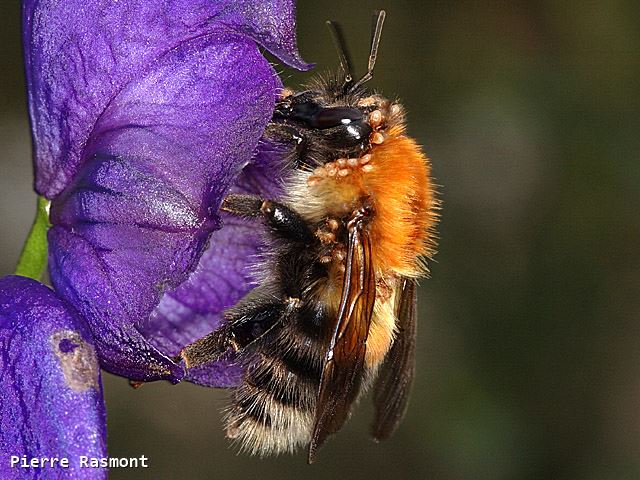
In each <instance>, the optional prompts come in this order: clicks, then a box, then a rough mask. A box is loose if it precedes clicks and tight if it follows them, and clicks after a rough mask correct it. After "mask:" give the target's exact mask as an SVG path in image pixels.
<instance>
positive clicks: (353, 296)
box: [309, 217, 376, 463]
mask: <svg viewBox="0 0 640 480" xmlns="http://www.w3.org/2000/svg"><path fill="white" fill-rule="evenodd" d="M348 229H349V243H348V246H347V261H346V265H345V273H344V283H343V287H342V299H341V301H340V310H339V312H338V317H337V320H336V323H335V326H334V328H333V330H332V338H331V341H330V344H329V349H328V350H327V353H326V356H325V364H324V368H323V371H322V378H321V380H320V390H319V393H318V400H317V405H316V417H315V425H314V428H313V436H312V438H311V444H310V445H309V463H312V462H313V460H314V458H315V453H316V451H317V449H318V448H319V447H320V446H321V445H322V444H323V443H324V441H325V440H326V438H327V437H328V436H329V435H330V434H332V433H335V432H337V431H338V430H340V429H341V428H342V425H343V424H344V422H345V421H346V419H347V417H348V416H349V412H350V410H351V404H352V403H353V401H354V400H355V399H356V398H357V396H358V392H359V390H360V384H361V382H362V373H363V369H364V361H365V352H366V342H367V336H368V335H369V326H370V324H371V317H372V315H373V306H374V304H375V300H376V278H375V272H374V267H373V264H372V259H371V241H370V239H369V235H368V233H367V230H366V226H365V224H364V221H363V218H361V217H356V218H355V219H354V220H352V221H351V222H349V227H348Z"/></svg>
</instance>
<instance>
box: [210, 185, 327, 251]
mask: <svg viewBox="0 0 640 480" xmlns="http://www.w3.org/2000/svg"><path fill="white" fill-rule="evenodd" d="M221 210H222V211H224V212H227V213H231V214H232V215H236V216H239V217H244V218H256V217H263V218H264V219H265V220H266V222H267V225H269V226H270V227H271V229H272V230H273V231H274V232H275V233H276V234H278V236H280V237H281V238H283V239H286V240H292V241H296V242H302V243H305V244H310V243H312V242H313V241H314V235H313V233H312V232H311V230H310V229H309V226H308V225H307V222H306V221H305V220H304V219H303V218H302V217H301V216H300V215H299V214H298V213H297V212H295V211H294V210H292V209H290V208H289V207H287V206H286V205H283V204H282V203H278V202H274V201H271V200H262V199H261V198H260V197H257V196H255V195H242V194H237V193H232V194H231V195H228V196H227V198H225V199H224V202H222V207H221Z"/></svg>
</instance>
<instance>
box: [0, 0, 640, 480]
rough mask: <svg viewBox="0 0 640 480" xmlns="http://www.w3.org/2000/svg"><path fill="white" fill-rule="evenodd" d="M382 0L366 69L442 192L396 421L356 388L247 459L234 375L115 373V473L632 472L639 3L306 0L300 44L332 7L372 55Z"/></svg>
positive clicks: (14, 200) (310, 40)
mask: <svg viewBox="0 0 640 480" xmlns="http://www.w3.org/2000/svg"><path fill="white" fill-rule="evenodd" d="M454 3H455V5H454ZM376 8H385V9H386V10H387V13H388V17H387V22H386V25H385V31H384V35H383V40H382V47H381V52H380V56H379V62H378V64H377V68H376V74H375V79H374V80H373V82H372V86H374V87H376V88H379V89H381V90H382V91H384V92H386V93H387V95H398V96H399V97H400V98H401V99H403V101H404V103H405V105H406V107H407V110H408V112H409V132H410V134H411V135H413V136H415V137H417V138H418V140H419V141H420V142H421V143H422V144H423V145H424V146H425V149H426V151H427V152H428V154H429V155H430V157H431V158H432V161H433V167H434V175H435V177H436V179H437V183H438V184H439V185H441V187H440V192H441V197H442V199H443V201H444V209H443V214H442V224H441V227H440V237H441V246H440V252H439V254H438V255H437V258H436V260H437V261H436V262H435V263H433V264H432V268H431V270H432V278H431V279H429V280H425V281H424V282H422V290H421V292H420V308H421V318H420V324H419V342H418V376H417V381H416V385H415V389H414V392H413V396H412V400H411V405H410V409H409V412H408V415H407V417H406V419H405V421H404V423H403V424H402V426H401V428H400V429H399V432H398V433H397V435H396V436H395V437H394V438H392V439H391V440H389V441H387V442H385V443H382V444H379V445H376V444H374V443H373V442H371V441H370V440H369V438H368V426H369V422H370V419H371V408H370V406H369V402H368V401H365V402H363V404H362V405H361V406H360V408H358V409H357V411H356V413H355V415H354V418H353V419H352V421H350V422H349V423H348V424H347V426H346V427H345V429H344V430H343V432H341V433H340V434H339V435H337V436H335V437H334V438H333V439H331V440H330V441H329V442H328V444H327V445H326V447H325V448H324V449H323V450H322V451H321V452H320V458H319V462H318V463H317V464H316V465H314V466H311V467H309V466H307V465H306V464H305V457H304V454H300V455H297V456H295V457H286V456H285V457H281V458H277V459H266V460H260V459H257V458H249V457H246V456H237V455H236V454H235V452H234V451H233V449H231V448H230V446H229V444H228V442H227V440H226V439H225V438H224V434H223V431H222V426H221V421H220V414H219V410H220V408H221V407H222V406H223V405H224V403H225V402H224V398H225V394H224V392H220V391H213V390H207V389H203V388H198V387H195V386H192V385H186V384H185V385H179V386H176V387H172V386H170V385H165V384H150V385H145V386H144V388H142V389H140V390H138V391H133V390H132V389H130V388H129V387H128V385H127V383H126V381H125V380H123V379H121V378H117V377H113V376H111V375H108V374H105V376H104V384H105V391H106V400H107V406H108V410H109V450H110V454H111V455H112V456H127V457H128V456H138V455H142V454H144V455H146V456H147V457H149V458H150V465H151V468H150V469H148V470H119V471H117V470H116V471H113V472H112V473H111V477H110V478H111V479H114V480H116V479H125V478H140V479H181V478H190V479H209V478H216V479H219V478H264V479H276V478H278V479H283V480H285V479H309V480H311V479H330V478H331V479H333V478H349V479H353V480H357V479H387V478H393V479H396V478H398V479H414V478H424V479H460V480H461V479H474V480H483V479H487V480H489V479H490V480H501V479H547V478H548V479H594V480H595V479H637V478H640V322H639V321H638V320H640V319H639V314H640V255H639V254H638V251H639V250H640V211H639V210H640V208H639V207H640V9H638V5H637V4H636V3H635V2H626V3H625V2H616V1H602V2H578V1H569V2H540V3H537V2H536V3H534V2H485V3H480V2H425V1H419V0H416V1H408V0H394V1H388V2H381V1H378V2H375V3H374V2H369V1H355V0H343V1H338V0H332V1H328V0H327V1H314V2H300V4H299V7H298V10H299V16H298V31H299V43H300V50H301V52H302V54H303V56H304V57H305V58H306V59H307V60H309V61H313V62H316V63H317V64H318V70H319V71H322V70H325V69H327V68H336V66H337V57H336V54H335V53H334V48H333V45H332V43H331V41H330V37H329V35H328V32H327V30H326V28H325V25H324V21H325V20H326V19H336V20H339V21H340V22H341V23H342V25H343V27H344V29H345V32H346V36H347V39H348V43H349V45H350V47H351V50H352V56H353V58H354V61H355V63H356V66H358V67H360V71H362V70H363V67H364V65H365V64H366V59H367V53H368V52H367V50H368V41H369V27H370V13H371V11H372V10H374V9H376ZM0 13H1V15H2V18H3V28H2V30H1V31H0V38H1V41H0V52H1V56H2V62H3V64H2V65H3V68H2V74H1V75H0V88H1V91H2V96H1V97H0V144H1V145H2V148H3V155H2V159H1V160H0V162H1V165H2V169H1V170H0V172H1V173H0V222H1V225H2V226H1V228H0V231H1V234H0V235H1V236H0V251H1V252H2V254H1V255H0V274H2V275H4V274H8V273H10V272H11V271H12V269H13V267H14V264H15V261H16V259H17V257H18V254H19V250H20V245H21V242H22V241H23V240H24V238H25V236H26V234H27V231H28V228H29V224H30V222H31V219H32V213H33V211H34V202H35V196H34V195H33V194H32V192H31V164H30V144H29V130H28V125H27V118H26V108H25V98H24V78H23V73H22V63H21V52H20V43H19V7H18V2H17V1H15V0H11V1H8V0H5V1H3V2H2V4H1V6H0ZM308 77H309V75H308V74H298V73H292V72H290V71H289V70H286V71H285V72H284V74H283V78H284V79H285V83H286V84H287V85H289V86H296V85H298V84H299V83H300V82H301V81H304V80H305V79H307V78H308Z"/></svg>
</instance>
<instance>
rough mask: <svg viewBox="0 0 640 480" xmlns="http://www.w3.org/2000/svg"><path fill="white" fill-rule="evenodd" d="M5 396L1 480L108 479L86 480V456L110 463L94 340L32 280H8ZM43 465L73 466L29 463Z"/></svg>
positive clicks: (0, 287)
mask: <svg viewBox="0 0 640 480" xmlns="http://www.w3.org/2000/svg"><path fill="white" fill-rule="evenodd" d="M0 391H1V392H2V398H1V400H0V478H2V479H6V480H10V479H11V480H12V479H24V478H34V477H37V478H86V479H89V478H106V471H105V470H104V469H102V470H100V469H98V470H86V471H85V474H84V475H83V476H81V477H78V474H79V459H80V456H81V455H84V456H86V457H104V456H105V455H106V441H105V436H106V431H105V430H106V427H105V410H104V401H103V399H102V383H101V380H100V369H99V367H98V362H97V359H96V354H95V350H94V348H93V340H92V336H91V332H90V331H89V329H88V328H87V326H86V324H85V322H84V321H83V320H82V318H80V317H79V316H78V314H77V313H76V312H75V311H74V310H73V308H71V307H70V306H68V305H67V304H66V303H65V302H63V301H62V300H60V299H59V298H57V297H56V295H55V293H54V292H52V291H51V290H50V289H49V288H47V287H45V286H44V285H42V284H40V283H38V282H36V281H35V280H32V279H30V278H25V277H17V276H13V277H5V278H2V279H0ZM41 457H46V458H59V459H60V458H68V459H69V464H68V466H67V468H64V467H63V466H60V465H59V464H58V465H55V466H51V465H50V464H47V465H46V466H44V467H41V465H40V464H39V465H38V466H35V465H34V466H33V467H26V468H25V466H24V464H23V463H22V462H23V461H24V462H31V461H33V459H34V458H35V459H39V458H41ZM29 465H32V464H31V463H29ZM37 472H42V475H40V476H37V475H38V473H37Z"/></svg>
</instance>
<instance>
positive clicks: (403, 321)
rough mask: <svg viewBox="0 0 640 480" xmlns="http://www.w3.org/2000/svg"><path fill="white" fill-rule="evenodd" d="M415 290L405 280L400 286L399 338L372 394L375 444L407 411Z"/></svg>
mask: <svg viewBox="0 0 640 480" xmlns="http://www.w3.org/2000/svg"><path fill="white" fill-rule="evenodd" d="M416 287H417V286H416V281H415V280H413V279H410V278H403V279H401V280H400V282H399V297H398V300H397V303H396V317H397V319H398V334H397V336H396V339H395V341H394V343H393V346H392V347H391V350H390V351H389V353H388V354H387V358H386V359H385V361H384V364H383V365H382V367H381V370H380V374H379V376H378V379H377V381H376V384H375V388H374V392H373V401H374V405H375V410H376V413H375V421H374V423H373V437H374V438H375V439H376V440H383V439H385V438H388V437H390V436H391V434H393V432H394V431H395V429H396V427H397V426H398V424H399V423H400V420H402V417H403V416H404V414H405V411H406V409H407V401H408V399H409V392H410V391H411V385H412V384H413V376H414V373H415V350H416V318H417V313H418V309H417V306H418V297H417V288H416Z"/></svg>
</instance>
